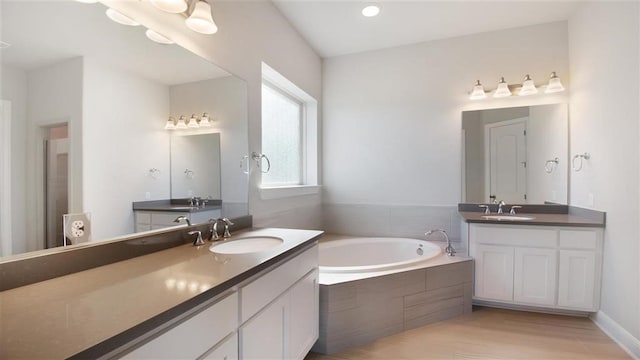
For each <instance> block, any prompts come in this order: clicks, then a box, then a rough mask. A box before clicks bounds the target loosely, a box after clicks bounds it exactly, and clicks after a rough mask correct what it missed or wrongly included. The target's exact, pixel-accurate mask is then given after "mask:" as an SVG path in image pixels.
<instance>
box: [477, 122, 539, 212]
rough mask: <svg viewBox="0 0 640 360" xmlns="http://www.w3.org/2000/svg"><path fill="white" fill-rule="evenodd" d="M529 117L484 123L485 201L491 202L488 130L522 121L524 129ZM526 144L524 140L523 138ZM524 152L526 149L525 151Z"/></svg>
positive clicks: (489, 139)
mask: <svg viewBox="0 0 640 360" xmlns="http://www.w3.org/2000/svg"><path fill="white" fill-rule="evenodd" d="M528 118H529V117H528V116H525V117H519V118H516V119H511V120H505V121H497V122H493V123H489V124H484V196H485V199H486V200H487V203H488V204H490V203H491V199H490V198H489V196H490V195H491V137H490V132H491V129H492V128H496V127H500V126H507V125H515V124H519V123H524V128H525V131H526V129H527V119H528ZM525 146H526V140H525ZM525 154H526V151H525Z"/></svg>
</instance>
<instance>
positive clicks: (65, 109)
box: [14, 58, 83, 251]
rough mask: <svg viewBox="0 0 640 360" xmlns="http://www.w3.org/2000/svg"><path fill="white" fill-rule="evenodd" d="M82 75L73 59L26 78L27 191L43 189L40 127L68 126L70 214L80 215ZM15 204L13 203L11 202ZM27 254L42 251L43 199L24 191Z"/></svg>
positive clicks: (44, 68)
mask: <svg viewBox="0 0 640 360" xmlns="http://www.w3.org/2000/svg"><path fill="white" fill-rule="evenodd" d="M82 72H83V59H82V58H73V59H71V60H67V61H62V62H59V63H56V64H54V65H50V66H45V67H42V68H38V69H36V70H33V71H30V72H29V73H28V74H27V89H28V94H27V103H28V104H29V106H28V110H27V129H26V131H27V138H26V148H25V150H26V154H27V158H26V164H27V177H26V184H25V186H26V189H42V188H43V175H42V164H43V162H42V161H43V160H42V154H43V146H42V135H41V130H42V128H43V127H47V126H51V125H56V124H60V123H64V122H66V123H68V131H69V132H68V134H69V157H68V161H69V177H68V189H69V191H68V194H69V202H68V206H69V212H71V213H73V212H81V211H82V191H78V189H81V188H82V144H83V138H82V136H83V134H82ZM14 201H15V200H14ZM26 201H27V209H28V211H27V216H26V224H27V231H26V236H25V238H26V239H27V241H26V242H27V251H32V250H37V249H41V248H42V243H41V241H42V239H44V228H43V226H44V225H43V224H45V219H43V212H42V211H40V210H39V209H43V208H44V199H43V198H42V197H41V194H39V192H38V191H27V194H26Z"/></svg>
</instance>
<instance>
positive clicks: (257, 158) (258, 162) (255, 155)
mask: <svg viewBox="0 0 640 360" xmlns="http://www.w3.org/2000/svg"><path fill="white" fill-rule="evenodd" d="M251 158H252V159H253V160H254V161H255V162H256V166H257V167H258V168H260V171H261V172H262V173H263V174H266V173H268V172H269V170H271V161H269V158H268V157H267V155H265V154H258V153H257V152H255V151H254V152H253V153H251ZM262 159H265V160H267V170H263V169H262Z"/></svg>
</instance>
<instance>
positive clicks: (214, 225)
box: [209, 218, 221, 241]
mask: <svg viewBox="0 0 640 360" xmlns="http://www.w3.org/2000/svg"><path fill="white" fill-rule="evenodd" d="M220 220H221V219H218V218H213V219H209V222H210V223H211V226H209V232H210V233H211V239H210V240H211V241H215V240H219V239H220V235H218V221H220Z"/></svg>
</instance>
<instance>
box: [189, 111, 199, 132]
mask: <svg viewBox="0 0 640 360" xmlns="http://www.w3.org/2000/svg"><path fill="white" fill-rule="evenodd" d="M187 127H190V128H194V129H197V128H199V127H200V125H198V119H197V118H196V114H192V115H191V117H190V118H189V122H188V123H187Z"/></svg>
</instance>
